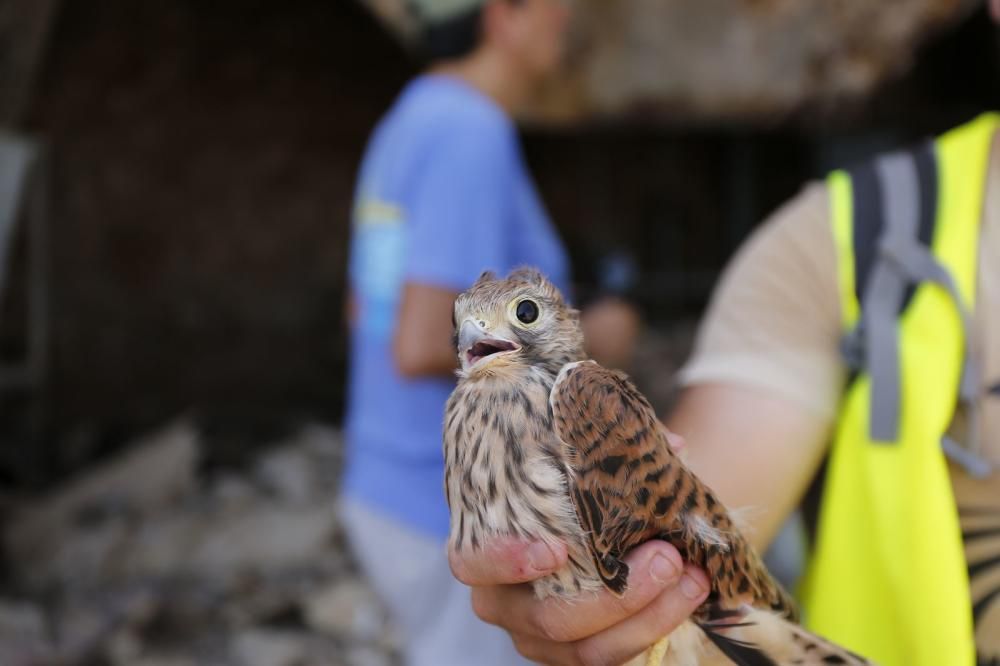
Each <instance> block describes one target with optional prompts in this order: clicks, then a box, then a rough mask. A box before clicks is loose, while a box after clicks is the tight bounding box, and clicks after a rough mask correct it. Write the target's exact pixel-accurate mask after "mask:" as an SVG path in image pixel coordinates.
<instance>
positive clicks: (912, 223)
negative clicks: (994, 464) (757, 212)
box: [801, 114, 998, 666]
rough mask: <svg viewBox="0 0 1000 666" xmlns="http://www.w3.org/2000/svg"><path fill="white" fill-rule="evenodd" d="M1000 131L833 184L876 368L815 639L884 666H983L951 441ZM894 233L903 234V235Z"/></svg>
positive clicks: (820, 584)
mask: <svg viewBox="0 0 1000 666" xmlns="http://www.w3.org/2000/svg"><path fill="white" fill-rule="evenodd" d="M997 125H998V116H996V115H994V114H987V115H983V116H980V117H979V118H977V119H976V120H974V121H972V122H971V123H968V124H966V125H963V126H961V127H959V128H957V129H955V130H953V131H951V132H949V133H947V134H945V135H943V136H942V137H940V138H939V139H938V140H936V141H934V142H931V143H928V144H926V145H925V146H923V147H921V148H920V149H917V150H915V151H908V152H906V153H897V154H893V155H889V156H885V157H883V158H881V161H880V162H879V161H877V162H873V163H871V164H870V165H867V166H866V167H864V169H867V171H865V170H863V169H862V170H853V171H851V172H846V171H839V172H835V173H833V174H831V176H830V177H829V180H828V187H829V191H830V193H831V202H832V225H833V234H834V239H835V244H836V246H837V255H838V258H839V288H840V296H841V305H842V319H843V324H844V332H845V336H846V337H845V339H848V340H849V339H851V337H850V336H851V334H853V336H854V341H855V343H858V342H861V343H864V344H860V345H857V344H856V345H855V347H859V346H860V351H859V350H858V349H857V348H856V349H855V353H856V354H859V355H860V357H861V358H860V359H859V363H858V364H857V366H856V372H855V373H854V375H853V376H852V378H851V380H850V381H849V384H848V388H847V390H846V392H845V394H844V396H843V399H842V403H841V407H840V416H839V420H838V423H837V427H836V431H835V435H834V440H833V446H832V448H831V451H830V458H829V462H828V467H827V476H826V479H825V486H824V489H823V500H822V503H821V505H820V513H819V522H818V526H817V535H816V542H815V549H814V551H813V554H812V558H811V561H810V562H809V567H808V569H807V574H806V577H805V580H804V584H803V586H802V590H801V591H802V593H803V594H802V596H803V600H804V604H803V610H804V617H805V621H806V623H807V625H808V626H809V627H810V628H811V629H812V630H814V631H816V632H817V633H819V634H821V635H824V636H826V637H828V638H830V639H832V640H835V641H837V642H839V643H841V644H843V645H844V646H845V647H847V648H849V649H851V650H853V651H856V652H858V653H859V654H862V655H864V656H866V657H869V658H871V659H873V660H875V661H877V662H878V663H880V664H882V665H883V666H972V665H973V664H974V663H975V643H974V629H973V619H972V602H971V598H970V592H969V580H968V570H967V566H966V562H965V557H964V551H963V544H962V535H961V529H960V526H959V520H958V511H957V508H956V504H955V498H954V494H953V492H952V487H951V481H950V477H949V471H948V464H947V461H946V457H945V455H944V452H943V450H942V440H943V438H944V437H945V435H946V432H947V430H948V427H949V425H950V423H951V420H952V418H953V415H954V413H955V408H956V404H957V399H958V396H959V394H960V389H961V386H962V384H963V372H965V371H967V370H968V367H969V366H968V365H967V364H966V358H967V350H966V332H965V331H966V328H967V327H968V322H969V316H968V313H970V312H972V310H973V307H974V304H975V297H976V276H977V259H978V241H979V225H980V218H981V216H982V204H983V198H984V182H985V176H986V172H987V169H988V162H989V153H990V145H991V142H992V139H993V135H994V132H995V130H996V128H997ZM873 179H874V180H873ZM879 186H881V187H879ZM873 191H877V194H875V195H874V201H872V200H871V199H872V196H873V195H872V192H873ZM860 197H866V198H868V199H869V201H868V202H867V205H868V210H869V211H870V210H871V207H872V205H874V207H875V208H874V212H875V215H876V217H879V218H880V223H879V224H880V228H879V229H878V230H876V231H874V232H873V231H871V230H867V229H865V228H863V227H862V226H861V225H860V224H859V223H860V222H861V220H859V219H858V216H859V210H861V209H860V207H859V200H860ZM894 206H895V207H896V208H895V209H894V208H893V207H894ZM901 210H902V212H901ZM865 214H866V215H869V216H870V215H871V213H870V212H869V213H865ZM893 224H896V225H901V227H902V228H903V230H902V231H900V229H899V228H897V229H896V231H889V229H890V227H891V226H892V225H893ZM862 236H867V237H862ZM917 236H919V237H920V239H922V241H923V243H921V240H920V239H916V237H917ZM908 237H909V238H910V240H914V241H915V243H917V244H920V247H921V249H920V250H914V247H913V246H912V245H908V244H907V243H908V242H909V241H908V240H907V238H908ZM901 244H902V245H901ZM902 246H905V247H903V249H902V250H900V248H901V247H902ZM921 252H923V254H921ZM862 255H865V256H862ZM914 257H916V260H917V263H920V262H923V264H922V265H923V266H925V267H933V266H932V264H934V263H936V265H937V267H939V268H943V269H945V271H944V273H946V274H947V276H948V279H947V280H944V279H943V278H944V273H937V274H936V275H938V276H939V277H942V279H941V280H938V281H936V282H935V281H919V280H916V282H917V284H913V282H914V280H913V279H912V278H913V277H914V276H913V275H912V274H909V276H908V274H907V268H906V266H905V265H906V264H907V263H910V264H911V265H910V268H912V263H913V262H912V261H911V260H912V259H914ZM929 258H933V259H934V260H936V262H932V261H930V260H929ZM861 261H864V262H867V267H865V268H864V269H863V270H862V271H861V272H860V273H859V272H858V268H859V262H861ZM876 273H878V275H876ZM862 282H864V284H861V283H862ZM887 284H888V285H890V286H888V287H887V286H886V285H887ZM866 289H867V290H869V291H871V290H872V289H876V290H881V292H882V293H881V295H878V294H877V295H875V296H871V295H870V294H869V291H865V290H866ZM901 289H902V291H901ZM887 295H888V296H887ZM880 298H881V300H882V303H881V306H880V305H879V304H878V301H879V299H880ZM869 299H871V300H869ZM886 307H888V308H889V311H888V312H886V311H885V308H886ZM880 308H881V314H879V312H880ZM963 310H964V313H965V314H964V317H965V318H964V320H963ZM879 317H881V319H879ZM859 322H862V324H861V326H860V327H859V326H858V324H859ZM876 329H880V330H876ZM873 347H874V348H873ZM848 355H849V354H848Z"/></svg>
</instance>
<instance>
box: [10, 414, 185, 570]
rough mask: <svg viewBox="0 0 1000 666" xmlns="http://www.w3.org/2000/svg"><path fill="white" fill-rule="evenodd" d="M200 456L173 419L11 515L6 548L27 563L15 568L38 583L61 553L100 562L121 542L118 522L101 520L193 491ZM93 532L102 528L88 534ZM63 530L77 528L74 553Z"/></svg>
mask: <svg viewBox="0 0 1000 666" xmlns="http://www.w3.org/2000/svg"><path fill="white" fill-rule="evenodd" d="M197 461H198V436H197V433H196V432H195V430H194V428H193V426H192V425H191V424H190V423H188V422H186V421H180V422H178V423H174V424H171V425H170V426H168V427H167V428H165V429H164V430H162V431H161V432H158V433H154V434H153V435H151V436H150V437H149V438H147V439H146V440H144V441H141V442H139V443H137V444H136V445H135V447H132V448H130V449H129V450H128V451H127V452H126V453H125V454H123V455H121V456H120V457H119V458H117V459H115V460H113V461H111V462H109V463H107V464H105V465H103V466H102V467H101V468H100V469H98V470H97V471H94V472H91V473H89V474H86V475H84V476H82V477H81V478H79V479H77V480H76V481H75V482H73V483H70V484H69V485H68V486H67V487H66V488H64V489H62V490H59V491H57V492H56V493H54V494H53V495H52V496H50V497H48V498H46V499H43V500H41V501H40V502H38V503H37V504H35V505H33V506H31V507H29V508H26V509H24V510H22V511H20V512H19V513H18V514H16V515H15V516H14V517H13V519H12V520H11V521H10V524H9V526H8V527H7V528H6V529H5V530H4V534H3V539H4V544H5V546H6V549H7V552H8V553H9V554H10V556H11V559H12V561H13V562H15V563H18V562H21V563H24V564H26V565H27V566H26V567H25V569H23V570H22V571H20V572H19V573H20V574H21V575H22V576H23V577H24V579H26V580H30V581H33V582H38V578H39V573H40V571H39V570H40V569H41V570H43V571H44V570H48V569H61V568H62V567H63V566H64V565H65V564H66V563H65V562H61V561H60V560H61V558H69V559H70V560H75V558H76V557H77V556H80V557H83V558H84V560H85V561H86V563H85V564H84V565H83V566H84V568H85V569H89V567H90V566H91V564H92V563H91V562H90V560H91V559H92V558H97V559H102V560H103V559H104V558H105V557H106V556H107V555H108V552H107V551H108V550H109V549H112V548H114V546H115V545H116V544H117V543H118V539H119V537H120V534H119V527H118V526H115V525H113V524H112V525H110V526H109V525H106V523H107V522H108V521H109V520H110V521H113V520H114V519H115V518H116V517H118V516H122V515H124V514H133V515H136V514H138V515H142V514H148V513H150V512H153V511H156V510H157V509H159V508H162V507H163V506H165V505H167V504H169V503H170V502H171V501H172V500H175V499H176V498H178V497H182V496H184V495H186V494H190V493H191V492H192V490H193V488H194V485H195V466H196V465H197ZM95 525H96V526H97V527H95ZM98 531H100V532H103V534H100V535H99V536H95V537H92V538H89V536H88V535H91V534H93V533H95V532H98ZM68 534H75V537H76V538H75V539H73V541H74V542H75V543H74V545H75V546H79V548H73V549H71V550H72V551H73V552H67V551H65V550H64V549H63V547H62V546H63V544H64V543H65V542H66V541H67V535H68ZM77 539H82V540H84V541H87V543H83V541H80V542H76V540H77ZM40 560H41V561H42V563H41V566H39V564H40ZM88 573H89V571H88Z"/></svg>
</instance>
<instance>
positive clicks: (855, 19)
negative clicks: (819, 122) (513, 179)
mask: <svg viewBox="0 0 1000 666" xmlns="http://www.w3.org/2000/svg"><path fill="white" fill-rule="evenodd" d="M363 1H364V2H366V4H367V5H368V6H369V7H370V8H371V9H372V11H373V12H374V13H376V14H377V15H379V16H381V17H382V18H383V20H384V22H385V23H386V24H387V25H388V26H390V27H391V29H392V30H394V31H395V33H396V34H397V35H399V36H400V38H401V39H402V41H404V42H410V41H412V38H413V34H414V27H413V25H412V21H411V22H407V20H406V17H407V12H406V11H405V6H406V4H405V3H406V0H363ZM980 4H981V3H979V2H977V0H895V1H894V2H863V1H859V0H699V1H698V2H690V1H689V0H615V1H614V2H609V1H608V0H574V2H573V9H574V21H573V29H572V31H571V40H570V42H571V46H570V49H569V59H568V62H567V67H566V75H565V76H564V77H562V78H561V79H560V80H559V81H558V82H556V84H555V85H553V86H552V88H551V90H550V91H549V93H548V97H547V99H546V100H545V102H544V103H543V104H542V105H541V107H540V108H539V109H537V110H536V112H535V113H536V115H537V116H538V118H539V119H542V120H548V121H579V120H583V119H588V118H595V117H597V118H602V117H603V118H606V117H609V116H621V115H623V114H624V115H633V116H634V115H642V116H645V117H649V116H658V117H660V118H661V119H664V120H666V119H669V120H671V121H673V122H676V121H677V120H678V119H685V120H687V121H689V122H690V121H696V122H699V123H704V122H706V121H719V120H724V121H738V122H743V123H748V122H754V121H764V120H766V121H767V122H768V123H773V119H774V116H775V115H776V114H778V115H786V114H789V113H791V112H794V111H796V110H798V109H800V108H802V107H803V106H804V105H824V104H829V103H831V102H834V101H837V100H842V99H844V98H848V99H857V98H858V97H859V96H862V95H865V94H867V93H870V92H872V91H873V90H874V89H875V88H876V87H877V86H878V85H879V84H880V83H883V82H884V81H886V80H887V79H888V78H889V77H891V76H895V75H899V74H901V73H902V72H904V71H905V70H906V68H907V67H908V66H909V65H910V64H911V63H912V61H913V59H914V56H915V54H916V52H917V49H918V48H919V47H920V46H921V45H922V44H923V43H924V42H925V41H926V40H927V38H928V37H930V36H933V35H935V34H937V33H938V32H939V31H940V30H941V29H942V28H945V27H948V26H951V25H954V24H955V23H957V22H958V21H960V20H961V19H963V18H965V17H966V16H967V15H968V14H969V12H970V11H971V10H972V9H973V8H975V7H976V6H978V5H980Z"/></svg>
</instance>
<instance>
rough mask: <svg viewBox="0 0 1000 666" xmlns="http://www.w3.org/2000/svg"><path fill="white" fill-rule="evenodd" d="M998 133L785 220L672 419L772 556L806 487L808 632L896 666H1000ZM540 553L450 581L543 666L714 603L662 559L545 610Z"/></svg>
mask: <svg viewBox="0 0 1000 666" xmlns="http://www.w3.org/2000/svg"><path fill="white" fill-rule="evenodd" d="M990 4H991V10H992V13H993V16H994V19H998V20H1000V0H991V3H990ZM998 128H1000V116H997V115H995V114H986V115H983V116H981V117H979V118H977V119H975V120H973V121H971V122H969V123H967V124H965V125H963V126H960V127H958V128H956V129H954V130H952V131H950V132H948V133H946V134H944V135H943V136H941V137H938V138H937V139H935V140H933V141H928V142H925V143H923V144H921V145H917V146H915V147H911V148H909V149H906V150H902V151H899V152H896V153H891V154H887V155H882V156H879V157H878V158H877V159H875V160H873V161H871V162H869V163H866V164H862V165H859V166H857V167H854V168H851V169H848V170H845V171H839V172H835V173H833V174H831V175H830V176H829V177H828V178H827V180H826V181H825V182H823V183H818V184H812V185H809V186H808V187H806V188H805V189H804V190H803V191H802V193H801V194H800V195H799V196H798V197H796V198H795V199H794V200H793V201H791V202H790V203H788V204H787V205H785V206H784V207H783V208H781V209H780V210H779V211H777V212H776V213H775V214H774V215H773V216H772V218H771V219H769V220H768V221H767V222H766V223H765V224H764V225H762V227H761V228H760V229H759V230H757V231H756V232H755V233H754V234H753V236H752V237H751V238H750V239H749V240H748V241H747V242H746V243H745V245H744V246H743V248H742V249H741V251H740V252H739V253H738V255H737V256H736V257H735V259H734V260H733V261H732V263H731V264H730V266H729V267H728V268H727V270H726V272H725V274H724V276H723V277H722V280H721V282H720V284H719V285H718V287H717V289H716V292H715V294H714V296H713V300H712V302H711V305H710V307H709V309H708V312H707V315H706V318H705V320H704V322H703V324H702V327H701V330H700V333H699V336H698V340H697V344H696V348H695V351H694V354H693V357H692V358H691V359H690V361H689V362H688V364H687V366H686V367H685V369H684V370H683V371H682V373H681V376H680V381H681V382H682V384H683V386H684V391H683V393H682V396H681V399H680V401H679V403H678V405H677V407H676V409H675V410H674V411H673V413H672V415H671V416H670V417H669V418H668V425H669V427H670V428H671V429H672V430H674V431H676V432H678V433H680V434H681V435H683V436H684V437H685V439H686V440H687V442H688V446H687V450H688V451H687V461H688V464H689V466H690V467H691V468H692V469H693V470H694V471H695V472H696V473H697V474H699V475H700V476H701V477H702V478H703V479H704V480H705V481H706V482H707V483H708V484H709V485H710V486H711V487H713V488H714V489H715V490H716V491H717V492H718V493H719V495H720V496H721V497H722V499H723V500H724V501H725V502H726V504H727V505H728V506H730V507H733V508H741V507H749V508H750V511H749V512H747V513H746V514H745V516H746V519H747V520H748V522H749V528H750V531H749V536H750V537H751V538H752V540H753V541H754V542H755V544H756V545H757V547H758V548H760V549H763V548H764V547H765V546H767V545H768V544H769V543H770V541H771V540H772V539H773V538H774V536H775V535H776V533H777V532H778V529H779V527H780V526H781V525H782V524H783V522H784V521H785V520H786V518H787V517H788V516H789V514H790V513H791V512H792V511H793V510H794V509H795V508H796V506H798V505H799V504H800V503H801V502H802V500H803V498H804V497H805V496H807V489H809V488H810V487H811V486H812V488H813V491H810V492H809V493H808V495H809V496H811V497H814V498H816V499H818V500H819V501H818V503H817V509H816V510H815V511H810V510H809V508H808V506H807V507H806V513H810V514H812V516H813V520H811V521H809V522H810V523H812V526H813V529H812V532H813V534H812V538H811V553H810V558H809V562H808V566H807V571H806V576H805V580H804V584H803V586H802V589H801V593H802V596H801V598H802V601H803V610H804V614H805V621H806V624H807V625H808V626H810V627H811V628H813V629H814V630H816V631H817V632H819V633H820V634H824V635H826V636H828V637H829V638H832V639H834V640H836V641H838V642H840V643H842V644H844V645H845V646H846V647H848V648H851V649H852V650H855V651H857V652H859V653H861V654H864V655H866V656H868V657H870V658H872V659H875V660H876V661H877V662H878V663H881V664H883V665H884V666H904V665H905V666H939V665H941V664H949V665H951V664H955V665H961V666H970V665H972V664H975V663H979V664H997V663H1000V146H998V142H997V140H996V139H997V132H998ZM814 480H815V483H814ZM807 504H808V503H807ZM540 547H542V546H540V545H539V544H525V543H521V542H518V541H514V540H497V541H496V542H495V543H492V544H488V545H487V547H486V549H485V550H484V551H483V552H482V553H481V554H479V555H477V556H474V557H466V558H461V557H458V556H457V555H456V554H454V553H453V554H452V565H453V570H454V572H455V574H456V576H458V577H459V578H460V579H461V580H464V581H466V582H467V583H469V584H470V585H473V586H474V590H473V602H474V606H475V608H476V610H477V613H478V614H479V615H480V616H481V617H483V618H484V619H486V620H487V621H490V622H494V623H497V624H499V625H500V626H503V627H504V628H506V629H507V630H508V631H509V632H510V633H511V634H512V636H513V638H514V640H515V643H516V644H517V646H518V648H519V649H520V651H521V652H522V653H523V654H524V655H525V656H527V657H529V658H532V659H537V660H540V661H544V662H545V663H548V664H618V663H622V662H624V661H625V660H626V659H628V658H630V657H632V656H634V655H636V654H638V653H640V652H641V651H642V650H643V649H645V648H646V647H648V646H649V645H651V644H653V643H654V642H655V641H656V640H657V639H658V638H659V637H661V636H663V635H665V634H667V633H669V632H670V631H671V630H672V629H673V628H674V627H676V626H677V625H678V624H679V622H680V621H682V620H683V619H684V618H686V617H687V616H688V615H689V614H690V612H691V611H692V609H693V608H694V607H696V606H697V604H698V603H700V601H701V599H703V598H704V593H705V585H706V584H707V581H706V579H705V578H704V574H703V573H701V572H700V571H697V570H692V569H690V568H689V567H686V565H684V564H683V563H682V562H681V560H680V557H679V555H678V553H677V551H676V550H675V549H674V548H673V547H671V546H669V545H668V544H666V543H662V542H650V543H647V544H645V545H644V546H642V547H641V548H638V549H636V551H635V552H633V553H632V554H631V555H630V557H629V558H627V561H629V563H630V564H631V567H632V568H631V571H632V573H631V576H630V580H629V584H630V587H629V590H628V592H627V594H626V596H625V598H624V599H621V600H618V599H614V598H612V597H611V596H610V595H608V594H603V593H602V594H600V595H597V596H596V597H594V598H593V599H586V600H581V601H579V602H578V603H576V604H574V605H573V606H572V608H569V607H567V606H565V605H562V604H560V603H559V602H558V601H556V600H546V601H544V602H539V601H537V600H536V599H534V597H533V595H532V592H531V589H530V587H528V586H526V585H522V584H520V583H523V582H525V581H528V580H532V579H535V578H538V577H540V576H541V575H544V574H546V573H549V572H550V571H552V570H553V569H555V568H558V567H559V566H561V565H562V563H563V562H564V561H565V557H566V555H565V551H564V550H563V549H558V550H557V551H554V552H551V553H550V555H549V560H550V562H551V563H552V566H551V567H549V568H545V569H544V570H538V567H535V568H534V569H533V568H532V566H533V564H532V563H533V562H534V563H537V562H538V561H540V560H539V559H538V557H537V555H533V556H532V557H531V558H529V557H527V553H533V552H534V551H533V550H529V548H530V549H538V548H540ZM660 558H666V559H665V561H667V562H669V564H670V571H671V573H670V574H669V575H663V573H662V572H661V573H657V571H658V569H656V567H655V566H654V565H655V563H656V562H660V563H661V564H662V562H663V561H664V560H663V559H660ZM678 577H681V580H682V582H681V584H680V585H679V586H675V585H674V582H675V581H676V580H677V578H678ZM685 592H688V593H687V594H685Z"/></svg>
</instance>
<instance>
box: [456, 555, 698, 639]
mask: <svg viewBox="0 0 1000 666" xmlns="http://www.w3.org/2000/svg"><path fill="white" fill-rule="evenodd" d="M626 562H627V563H628V565H629V569H630V571H629V578H628V588H627V590H626V592H625V594H624V595H623V596H622V597H621V598H619V597H616V596H615V595H614V594H612V593H611V592H609V591H608V590H606V589H603V588H602V589H601V590H599V591H598V592H595V593H594V594H583V595H581V596H579V597H578V598H576V599H573V600H572V601H566V600H565V599H560V598H557V597H548V598H546V599H542V600H538V599H536V598H535V597H534V595H533V594H532V593H531V589H530V587H528V586H521V587H513V586H499V587H488V588H476V589H473V591H472V605H473V608H474V609H475V611H476V614H477V615H479V617H480V618H482V619H483V620H485V621H486V622H489V623H491V624H496V625H499V626H501V627H503V628H504V629H506V630H507V631H509V632H511V633H518V634H524V635H526V636H535V637H538V638H544V639H546V640H550V641H555V642H559V643H561V642H569V641H575V640H579V639H581V638H585V637H587V636H590V635H592V634H595V633H597V632H599V631H602V630H604V629H607V628H608V627H611V626H613V625H615V624H617V623H618V622H621V621H622V620H623V619H625V618H626V617H629V616H630V615H633V614H634V613H636V612H637V611H638V610H640V609H641V608H643V607H645V606H646V605H647V604H649V603H650V602H651V601H652V600H653V599H655V598H656V597H657V596H658V595H659V594H660V593H661V592H662V591H663V590H664V589H666V588H667V587H670V586H673V585H675V584H676V583H677V581H678V580H679V578H680V575H681V572H682V571H683V569H684V563H683V561H682V560H681V556H680V554H679V553H678V552H677V549H676V548H674V547H673V546H671V545H670V544H668V543H666V542H663V541H650V542H648V543H646V544H644V545H642V546H640V547H639V548H637V549H636V550H635V551H634V552H633V553H632V554H630V555H629V557H628V558H627V559H626Z"/></svg>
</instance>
